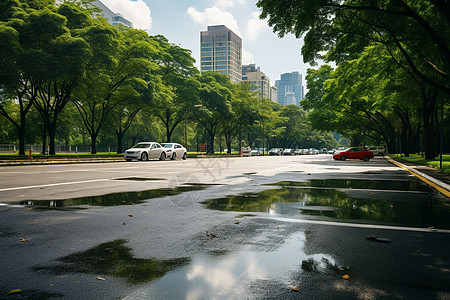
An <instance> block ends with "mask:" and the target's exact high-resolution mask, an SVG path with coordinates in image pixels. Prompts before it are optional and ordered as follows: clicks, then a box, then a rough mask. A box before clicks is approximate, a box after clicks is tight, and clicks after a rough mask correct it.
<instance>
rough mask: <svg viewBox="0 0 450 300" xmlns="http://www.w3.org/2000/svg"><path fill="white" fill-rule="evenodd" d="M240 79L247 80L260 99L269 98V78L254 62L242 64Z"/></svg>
mask: <svg viewBox="0 0 450 300" xmlns="http://www.w3.org/2000/svg"><path fill="white" fill-rule="evenodd" d="M242 81H243V82H248V83H249V84H250V90H251V91H256V92H258V94H259V97H260V98H261V99H270V79H269V77H267V76H266V74H264V73H263V72H261V70H260V68H259V67H258V68H256V65H255V64H251V65H244V66H242Z"/></svg>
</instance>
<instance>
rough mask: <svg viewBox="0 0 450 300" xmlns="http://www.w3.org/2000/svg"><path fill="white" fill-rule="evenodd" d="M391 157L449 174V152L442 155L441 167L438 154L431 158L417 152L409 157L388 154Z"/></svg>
mask: <svg viewBox="0 0 450 300" xmlns="http://www.w3.org/2000/svg"><path fill="white" fill-rule="evenodd" d="M390 156H391V157H392V158H395V159H398V160H400V161H404V162H410V163H414V164H419V165H426V166H429V167H432V168H435V169H436V170H439V171H442V172H444V173H447V174H450V154H444V155H442V169H441V168H439V166H440V161H439V156H437V157H436V158H435V159H432V160H426V159H425V157H422V156H421V155H417V154H411V155H410V156H409V157H397V156H396V155H394V154H393V155H390Z"/></svg>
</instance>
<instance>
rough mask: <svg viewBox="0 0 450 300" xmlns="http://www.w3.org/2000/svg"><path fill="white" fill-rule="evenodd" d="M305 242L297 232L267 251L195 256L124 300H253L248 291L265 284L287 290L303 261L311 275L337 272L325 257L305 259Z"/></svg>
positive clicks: (336, 268)
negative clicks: (250, 299)
mask: <svg viewBox="0 0 450 300" xmlns="http://www.w3.org/2000/svg"><path fill="white" fill-rule="evenodd" d="M305 242H306V237H305V233H303V232H297V233H295V234H293V235H291V236H289V237H288V238H286V239H284V240H283V241H282V242H280V243H279V244H276V245H275V247H273V248H272V249H268V250H267V251H256V250H253V249H250V248H249V247H247V249H243V250H240V251H232V252H225V253H224V254H223V255H217V254H209V255H202V256H198V257H195V258H193V259H192V261H191V263H190V264H189V265H188V266H186V267H184V268H181V269H178V270H177V271H174V272H171V273H169V274H167V275H166V276H164V277H163V278H162V279H160V280H158V281H156V282H153V283H152V284H151V285H150V286H148V287H146V288H144V289H142V290H139V291H137V292H135V293H133V294H131V295H129V296H128V297H126V298H125V299H156V298H157V299H246V297H247V296H251V295H253V296H254V293H252V292H251V291H250V290H249V289H251V287H252V286H254V285H256V284H258V282H261V281H265V280H270V281H271V282H277V283H279V284H280V285H284V286H286V290H288V289H289V288H288V287H289V286H290V285H291V280H292V274H293V273H298V272H302V265H303V264H304V261H306V262H310V263H311V264H312V265H314V266H317V268H316V269H315V270H311V271H317V272H321V273H329V272H336V270H339V268H338V267H337V266H336V263H335V261H334V259H333V258H332V257H331V256H329V255H325V254H315V255H307V254H306V253H305V252H304V249H305ZM305 271H309V270H304V269H303V272H305Z"/></svg>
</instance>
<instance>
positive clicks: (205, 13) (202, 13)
mask: <svg viewBox="0 0 450 300" xmlns="http://www.w3.org/2000/svg"><path fill="white" fill-rule="evenodd" d="M102 2H103V3H104V4H105V5H107V6H108V7H109V8H110V9H111V10H112V11H114V12H118V13H121V14H122V15H124V16H125V17H126V18H127V19H129V20H130V21H132V22H133V24H134V26H135V27H136V28H139V29H143V30H145V31H147V32H148V33H149V34H150V35H155V34H162V35H164V36H165V37H166V38H167V39H169V41H170V42H171V43H174V44H177V45H180V46H181V47H183V48H186V49H189V50H191V51H192V56H193V57H194V58H195V59H196V61H197V63H196V66H197V67H199V56H200V55H199V53H200V50H199V48H200V31H205V30H206V29H207V26H208V25H225V26H227V27H228V28H230V29H231V30H233V31H234V32H235V33H236V34H238V35H239V36H240V37H241V38H242V43H243V64H248V63H255V64H256V65H257V66H259V67H260V68H261V71H263V72H264V73H265V74H266V75H267V76H269V78H270V80H271V84H272V85H274V84H275V80H278V79H280V75H281V74H282V73H286V72H292V71H299V72H300V73H301V74H302V75H303V85H304V86H305V87H306V83H305V75H306V69H307V68H310V66H309V65H307V64H304V63H303V58H302V57H301V52H300V51H301V46H302V45H303V41H302V40H298V39H296V38H295V37H294V36H293V35H289V36H287V37H284V38H283V39H280V38H278V36H277V35H276V34H275V33H273V32H272V29H271V28H270V27H269V26H268V25H267V22H266V21H265V20H260V19H259V13H260V10H259V9H258V8H257V7H256V2H257V0H192V1H186V0H102Z"/></svg>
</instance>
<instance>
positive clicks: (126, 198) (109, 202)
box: [20, 185, 205, 208]
mask: <svg viewBox="0 0 450 300" xmlns="http://www.w3.org/2000/svg"><path fill="white" fill-rule="evenodd" d="M204 188H205V187H204V186H201V185H196V186H179V187H176V188H173V189H169V188H167V189H154V190H147V191H141V192H124V193H114V194H107V195H100V196H91V197H79V198H71V199H64V200H27V201H21V202H20V204H21V205H27V206H36V207H39V208H64V207H71V206H78V205H91V206H115V205H132V204H139V203H143V202H144V201H145V200H148V199H154V198H162V197H165V196H175V195H178V194H181V193H184V192H190V191H198V190H202V189H204Z"/></svg>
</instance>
